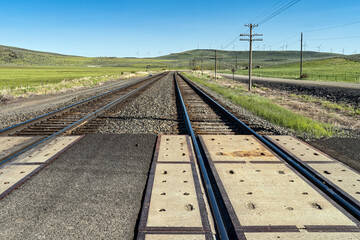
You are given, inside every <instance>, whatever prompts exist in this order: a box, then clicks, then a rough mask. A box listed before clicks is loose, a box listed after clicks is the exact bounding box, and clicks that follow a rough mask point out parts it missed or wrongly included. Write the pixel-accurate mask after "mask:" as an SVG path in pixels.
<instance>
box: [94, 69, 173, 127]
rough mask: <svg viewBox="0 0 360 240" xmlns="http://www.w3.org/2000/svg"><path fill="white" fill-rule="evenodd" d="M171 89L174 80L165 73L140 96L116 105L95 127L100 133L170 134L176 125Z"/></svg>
mask: <svg viewBox="0 0 360 240" xmlns="http://www.w3.org/2000/svg"><path fill="white" fill-rule="evenodd" d="M174 92H175V86H174V80H173V78H172V75H170V74H168V75H167V76H165V77H164V78H163V79H161V80H159V81H158V82H156V83H154V85H152V86H151V87H149V88H148V89H147V90H145V91H144V92H143V93H142V94H141V95H140V96H138V97H137V98H135V99H134V100H132V101H131V102H129V103H128V104H127V105H125V106H124V107H122V108H119V110H118V111H117V112H115V113H114V114H113V115H112V116H111V117H110V118H108V119H107V120H106V123H105V124H104V125H103V126H101V127H99V129H98V131H99V132H100V133H154V134H164V133H166V134H169V133H174V129H175V127H176V126H177V124H178V120H177V111H176V101H175V97H174ZM175 133H176V132H175Z"/></svg>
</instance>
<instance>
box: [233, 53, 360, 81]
mask: <svg viewBox="0 0 360 240" xmlns="http://www.w3.org/2000/svg"><path fill="white" fill-rule="evenodd" d="M226 72H227V73H231V72H230V71H226ZM299 72H300V64H299V63H292V64H284V65H276V66H271V67H263V68H255V69H253V76H261V77H276V78H290V79H299V77H300V76H299V75H300V73H299ZM303 73H304V74H306V75H307V77H306V78H302V79H304V80H316V81H336V82H350V83H360V62H356V61H352V60H348V59H344V58H332V59H323V60H317V61H308V62H304V64H303ZM235 74H241V75H247V74H248V70H239V71H236V72H235Z"/></svg>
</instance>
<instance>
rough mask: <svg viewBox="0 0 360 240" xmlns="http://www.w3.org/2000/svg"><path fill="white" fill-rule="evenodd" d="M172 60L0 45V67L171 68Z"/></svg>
mask: <svg viewBox="0 0 360 240" xmlns="http://www.w3.org/2000/svg"><path fill="white" fill-rule="evenodd" d="M172 62H174V61H172V60H162V59H140V58H139V59H137V58H116V57H96V58H90V57H79V56H71V55H62V54H57V53H48V52H39V51H33V50H28V49H22V48H16V47H8V46H2V45H0V65H6V66H11V65H17V66H19V65H20V66H33V65H36V66H54V65H56V66H99V67H132V68H143V69H144V68H146V67H147V66H148V65H150V67H151V68H171V67H172V65H173V64H172Z"/></svg>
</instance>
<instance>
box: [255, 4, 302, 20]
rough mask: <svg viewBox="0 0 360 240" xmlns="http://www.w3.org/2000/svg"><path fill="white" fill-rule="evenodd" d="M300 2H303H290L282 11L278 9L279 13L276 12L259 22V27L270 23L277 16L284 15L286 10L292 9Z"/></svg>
mask: <svg viewBox="0 0 360 240" xmlns="http://www.w3.org/2000/svg"><path fill="white" fill-rule="evenodd" d="M300 1H301V0H292V1H290V2H289V3H287V4H285V5H284V6H282V7H281V8H280V9H278V10H277V11H275V12H273V13H272V14H270V15H269V16H267V17H265V18H264V19H263V20H262V21H260V22H259V25H262V24H264V23H266V22H268V21H270V20H271V19H273V18H274V17H276V16H277V15H279V14H280V13H282V12H284V11H285V10H287V9H289V8H290V7H292V6H293V5H295V4H296V3H298V2H300Z"/></svg>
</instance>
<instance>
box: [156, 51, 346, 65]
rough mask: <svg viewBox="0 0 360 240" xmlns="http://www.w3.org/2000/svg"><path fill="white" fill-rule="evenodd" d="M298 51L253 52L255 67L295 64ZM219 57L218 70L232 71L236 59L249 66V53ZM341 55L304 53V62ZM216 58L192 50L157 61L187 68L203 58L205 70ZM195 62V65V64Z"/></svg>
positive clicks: (211, 54) (206, 53) (231, 52)
mask: <svg viewBox="0 0 360 240" xmlns="http://www.w3.org/2000/svg"><path fill="white" fill-rule="evenodd" d="M299 55H300V53H299V52H298V51H254V52H253V61H254V65H262V66H271V65H279V64H286V63H294V62H299ZM217 56H218V59H219V64H218V68H219V69H231V68H233V67H234V66H235V64H236V58H237V62H238V66H247V64H248V61H249V60H248V59H249V53H248V52H247V51H221V50H218V51H217ZM341 56H342V55H340V54H334V53H321V52H311V51H306V52H304V61H312V60H319V59H327V58H334V57H341ZM214 57H215V51H214V50H209V49H205V50H190V51H186V52H181V53H173V54H170V55H166V56H161V57H157V58H156V59H163V60H176V61H178V65H182V66H187V67H189V64H190V62H191V65H192V66H194V65H195V66H197V68H199V66H200V65H201V58H202V59H203V66H204V67H205V68H208V69H209V68H210V69H211V68H214V60H213V59H212V58H214ZM194 60H195V63H194Z"/></svg>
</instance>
